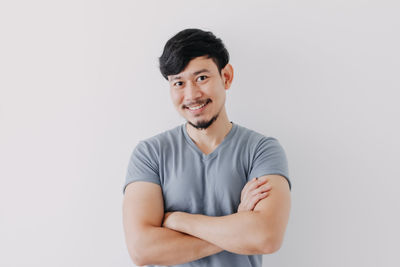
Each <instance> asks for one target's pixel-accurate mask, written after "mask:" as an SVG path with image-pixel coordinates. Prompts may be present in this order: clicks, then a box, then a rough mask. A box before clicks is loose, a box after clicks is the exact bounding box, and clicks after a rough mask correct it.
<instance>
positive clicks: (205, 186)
mask: <svg viewBox="0 0 400 267" xmlns="http://www.w3.org/2000/svg"><path fill="white" fill-rule="evenodd" d="M228 61H229V54H228V51H227V50H226V49H225V46H224V44H223V43H222V41H221V40H220V39H219V38H216V37H215V36H214V34H212V33H211V32H205V31H202V30H199V29H186V30H183V31H181V32H179V33H177V34H176V35H175V36H174V37H172V38H171V39H170V40H169V41H168V42H167V43H166V45H165V47H164V51H163V54H162V56H161V57H160V70H161V73H162V75H163V76H164V77H165V78H166V79H167V80H168V82H169V85H170V94H171V98H172V101H173V104H174V106H175V108H176V109H177V111H178V112H179V114H180V115H181V116H182V117H183V118H185V119H186V121H187V123H185V124H183V125H180V126H178V127H175V128H173V129H171V130H168V131H165V132H163V133H161V134H158V135H156V136H153V137H151V138H148V139H146V140H144V141H141V142H139V144H138V145H137V146H136V148H135V149H134V151H133V153H132V156H131V159H130V162H129V166H128V171H127V176H126V182H125V186H124V194H125V196H124V203H123V221H124V230H125V237H126V243H127V247H128V251H129V254H130V256H131V258H132V260H133V262H134V263H135V264H137V265H151V266H159V265H162V266H164V265H175V266H229V267H231V266H240V267H245V266H261V265H262V254H268V253H273V252H275V251H277V250H278V249H279V248H280V246H281V243H282V240H283V236H284V232H285V229H286V225H287V222H288V218H289V210H290V181H289V179H288V168H287V161H286V156H285V153H284V151H283V149H282V147H281V146H280V144H279V142H278V141H277V140H276V139H275V138H272V137H265V136H264V135H261V134H259V133H257V132H255V131H252V130H249V129H247V128H245V127H242V126H240V125H238V124H236V123H233V122H230V121H229V119H228V116H227V113H226V110H225V97H226V90H228V89H229V88H230V86H231V83H232V80H233V68H232V66H231V65H230V64H229V63H228Z"/></svg>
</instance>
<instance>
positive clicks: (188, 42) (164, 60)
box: [159, 29, 229, 80]
mask: <svg viewBox="0 0 400 267" xmlns="http://www.w3.org/2000/svg"><path fill="white" fill-rule="evenodd" d="M201 56H208V58H211V59H212V60H213V61H214V62H215V64H216V65H217V67H218V71H219V73H221V70H222V69H223V68H224V67H225V66H226V64H228V62H229V53H228V50H226V48H225V45H224V44H223V43H222V40H221V39H219V38H217V37H216V36H215V35H214V34H213V33H212V32H210V31H203V30H200V29H185V30H182V31H180V32H178V33H177V34H175V35H174V36H173V37H172V38H171V39H169V40H168V41H167V43H166V44H165V46H164V51H163V53H162V55H161V57H160V58H159V63H160V71H161V74H162V75H163V76H164V78H165V79H167V80H168V75H175V74H178V73H180V72H181V71H182V70H184V69H185V68H186V66H187V65H188V64H189V62H190V60H192V59H193V58H196V57H201Z"/></svg>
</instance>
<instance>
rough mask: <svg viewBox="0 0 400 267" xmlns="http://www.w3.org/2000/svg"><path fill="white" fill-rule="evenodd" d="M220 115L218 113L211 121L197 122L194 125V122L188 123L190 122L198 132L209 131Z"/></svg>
mask: <svg viewBox="0 0 400 267" xmlns="http://www.w3.org/2000/svg"><path fill="white" fill-rule="evenodd" d="M218 115H219V113H218V114H217V115H215V116H214V117H212V118H211V120H209V121H199V122H197V123H196V124H194V123H192V122H190V121H187V122H188V123H189V124H190V125H192V126H193V127H194V128H196V129H197V130H205V129H207V128H208V127H210V125H211V124H212V123H213V122H214V121H216V120H217V118H218Z"/></svg>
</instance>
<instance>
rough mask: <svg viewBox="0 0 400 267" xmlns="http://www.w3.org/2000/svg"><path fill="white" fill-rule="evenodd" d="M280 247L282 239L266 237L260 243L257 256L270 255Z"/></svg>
mask: <svg viewBox="0 0 400 267" xmlns="http://www.w3.org/2000/svg"><path fill="white" fill-rule="evenodd" d="M281 246H282V238H280V237H267V238H264V239H263V240H261V241H260V244H259V246H258V247H259V251H258V252H259V253H258V254H272V253H275V252H277V251H278V250H279V249H280V248H281Z"/></svg>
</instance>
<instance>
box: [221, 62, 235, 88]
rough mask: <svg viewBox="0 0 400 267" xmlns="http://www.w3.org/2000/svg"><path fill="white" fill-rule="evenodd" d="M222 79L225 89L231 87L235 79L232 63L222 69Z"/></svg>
mask: <svg viewBox="0 0 400 267" xmlns="http://www.w3.org/2000/svg"><path fill="white" fill-rule="evenodd" d="M221 74H222V75H221V76H222V80H223V82H224V86H225V89H226V90H228V89H229V88H230V87H231V84H232V81H233V67H232V65H231V64H229V63H228V64H226V66H225V67H224V68H223V69H222V70H221Z"/></svg>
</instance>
